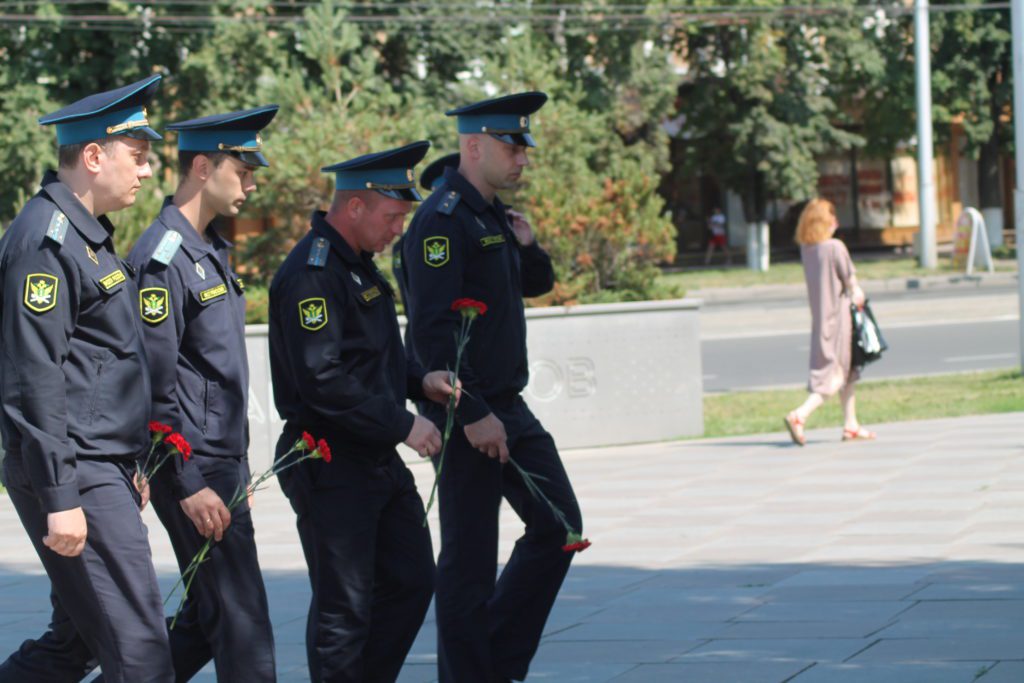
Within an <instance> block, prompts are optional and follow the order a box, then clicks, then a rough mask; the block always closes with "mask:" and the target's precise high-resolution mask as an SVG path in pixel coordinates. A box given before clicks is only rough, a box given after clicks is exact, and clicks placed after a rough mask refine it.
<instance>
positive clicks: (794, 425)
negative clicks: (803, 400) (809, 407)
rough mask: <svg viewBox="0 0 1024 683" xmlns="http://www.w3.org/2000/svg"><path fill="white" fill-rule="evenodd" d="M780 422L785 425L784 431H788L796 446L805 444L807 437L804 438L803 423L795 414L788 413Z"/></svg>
mask: <svg viewBox="0 0 1024 683" xmlns="http://www.w3.org/2000/svg"><path fill="white" fill-rule="evenodd" d="M782 420H783V422H785V423H786V429H788V430H789V436H790V438H792V439H793V443H795V444H796V445H797V446H803V445H804V444H806V443H807V437H806V436H804V421H803V420H801V419H800V418H799V417H798V416H797V414H796V413H790V414H789V415H787V416H786V417H784V418H782Z"/></svg>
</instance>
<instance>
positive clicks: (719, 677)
mask: <svg viewBox="0 0 1024 683" xmlns="http://www.w3.org/2000/svg"><path fill="white" fill-rule="evenodd" d="M812 665H813V662H672V663H670V664H641V665H639V666H637V667H635V668H633V669H631V670H630V671H627V672H626V673H624V674H622V675H621V676H617V677H616V678H613V679H612V681H613V682H614V683H680V682H681V681H686V683H722V682H723V681H743V682H744V683H778V681H785V680H790V679H791V678H792V677H793V676H794V675H795V674H797V673H799V672H800V671H803V670H804V669H806V668H808V667H810V666H812Z"/></svg>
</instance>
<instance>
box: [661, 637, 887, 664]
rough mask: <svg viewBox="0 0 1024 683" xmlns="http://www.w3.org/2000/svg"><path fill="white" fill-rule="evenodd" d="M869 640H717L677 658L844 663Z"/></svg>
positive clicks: (865, 645) (721, 660)
mask: <svg viewBox="0 0 1024 683" xmlns="http://www.w3.org/2000/svg"><path fill="white" fill-rule="evenodd" d="M870 644H871V641H870V640H868V639H865V638H750V639H745V640H743V639H738V640H722V639H715V640H712V641H710V642H707V643H704V644H702V645H700V646H699V647H696V648H694V649H693V650H691V651H690V652H687V653H686V654H684V655H682V656H681V657H677V658H676V660H678V661H714V662H735V661H754V662H843V661H846V660H847V659H849V658H850V657H852V656H853V655H855V654H857V653H858V652H860V651H861V650H863V649H864V648H866V647H868V646H869V645H870Z"/></svg>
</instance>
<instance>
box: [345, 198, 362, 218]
mask: <svg viewBox="0 0 1024 683" xmlns="http://www.w3.org/2000/svg"><path fill="white" fill-rule="evenodd" d="M345 210H346V211H347V212H348V215H349V218H351V219H352V220H353V221H356V220H359V218H360V217H361V216H362V215H363V211H365V210H366V202H364V201H363V199H362V197H349V200H348V202H347V203H346V204H345Z"/></svg>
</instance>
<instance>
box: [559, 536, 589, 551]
mask: <svg viewBox="0 0 1024 683" xmlns="http://www.w3.org/2000/svg"><path fill="white" fill-rule="evenodd" d="M589 547H590V541H588V540H586V539H584V540H582V541H579V542H577V543H572V544H570V545H563V546H562V552H565V553H582V552H583V551H584V550H586V549H587V548H589Z"/></svg>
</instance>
